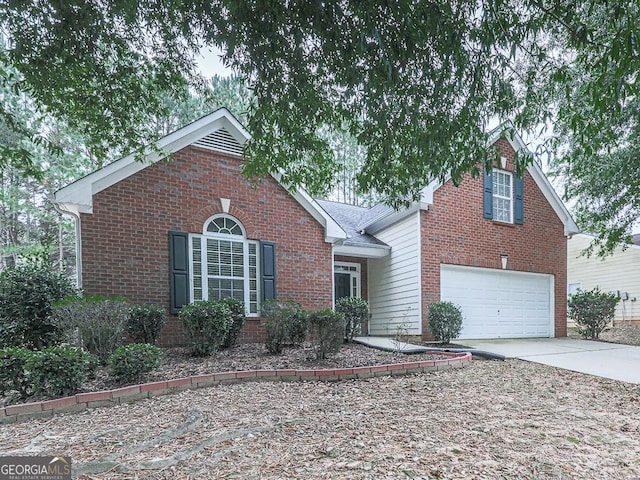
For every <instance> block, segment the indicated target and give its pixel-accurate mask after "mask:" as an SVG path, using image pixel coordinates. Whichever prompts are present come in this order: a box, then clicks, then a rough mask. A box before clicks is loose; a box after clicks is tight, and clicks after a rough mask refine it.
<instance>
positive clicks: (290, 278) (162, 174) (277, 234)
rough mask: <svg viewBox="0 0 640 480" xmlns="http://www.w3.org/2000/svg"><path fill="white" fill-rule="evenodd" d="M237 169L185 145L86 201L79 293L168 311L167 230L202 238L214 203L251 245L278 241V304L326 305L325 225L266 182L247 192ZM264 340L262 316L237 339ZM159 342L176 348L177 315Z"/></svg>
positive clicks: (231, 161) (179, 334) (234, 162)
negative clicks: (225, 208)
mask: <svg viewBox="0 0 640 480" xmlns="http://www.w3.org/2000/svg"><path fill="white" fill-rule="evenodd" d="M241 167H242V161H241V159H239V158H237V157H234V156H230V155H223V154H219V153H217V152H213V151H211V150H207V149H202V148H196V147H187V148H185V149H183V150H180V151H179V152H177V153H175V154H174V155H173V156H171V157H170V158H169V159H167V160H163V161H160V162H158V163H156V164H154V165H151V166H149V167H147V168H145V169H143V170H141V171H140V172H138V173H136V174H134V175H132V176H130V177H128V178H126V179H124V180H122V181H120V182H118V183H117V184H115V185H113V186H111V187H109V188H107V189H105V190H103V191H101V192H99V193H97V194H96V195H94V197H93V214H82V216H81V223H82V226H81V231H82V264H83V265H82V266H83V288H84V291H85V292H86V293H89V294H102V295H122V296H124V297H126V298H128V299H129V300H130V301H131V302H135V303H143V304H154V305H161V306H164V307H166V308H167V310H168V309H169V268H168V267H169V252H168V239H167V236H168V232H169V230H177V231H183V232H190V233H202V229H203V225H204V222H205V221H206V220H207V219H208V218H209V217H211V216H212V215H215V214H218V213H222V205H221V203H220V198H228V199H230V200H231V205H230V209H229V214H230V215H232V216H234V217H235V218H237V219H238V220H239V221H240V222H241V223H242V225H243V226H244V227H245V229H246V232H247V237H248V238H249V239H252V240H266V241H273V242H275V243H276V257H277V264H276V265H277V292H278V298H280V299H283V300H287V299H291V300H295V301H298V302H300V303H301V304H302V305H303V307H304V308H309V309H311V308H313V309H321V308H330V307H331V306H332V285H333V279H332V258H331V255H332V253H331V245H330V244H328V243H326V242H325V241H324V227H322V226H321V225H320V224H319V223H318V222H317V221H316V220H315V219H314V218H313V217H312V216H311V215H310V214H309V213H308V212H307V211H306V210H305V209H304V208H303V207H302V206H301V205H300V204H299V203H298V202H297V201H296V200H295V199H294V198H293V197H292V196H291V195H290V194H289V193H288V192H287V191H286V190H285V189H284V188H282V187H281V186H280V185H279V184H278V183H277V182H276V181H275V180H274V179H273V178H267V179H264V180H263V181H262V182H261V183H260V184H259V185H258V186H257V188H253V186H252V185H251V184H250V183H249V181H248V180H247V179H246V178H244V177H243V176H242V174H241V171H240V170H241ZM262 338H263V329H262V325H261V322H260V320H259V319H252V318H249V319H248V321H247V325H246V328H245V330H244V332H243V336H242V337H241V340H243V341H260V340H262ZM160 342H161V343H162V344H163V345H179V344H183V343H184V336H183V331H182V328H181V325H180V324H179V322H178V320H177V318H176V317H173V316H171V317H170V320H169V322H168V323H167V325H165V327H164V329H163V331H162V335H161V339H160Z"/></svg>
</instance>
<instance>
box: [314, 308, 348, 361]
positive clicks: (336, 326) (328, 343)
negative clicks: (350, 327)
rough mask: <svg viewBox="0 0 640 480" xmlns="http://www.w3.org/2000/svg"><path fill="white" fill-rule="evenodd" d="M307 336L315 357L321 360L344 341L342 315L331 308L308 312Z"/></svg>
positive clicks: (338, 347) (338, 348)
mask: <svg viewBox="0 0 640 480" xmlns="http://www.w3.org/2000/svg"><path fill="white" fill-rule="evenodd" d="M308 319H309V337H310V339H311V344H312V345H313V350H314V351H315V352H316V358H317V359H318V360H322V359H325V358H327V354H329V353H334V352H337V351H338V350H340V346H341V345H342V344H343V343H344V317H343V316H342V314H341V313H338V312H334V311H333V310H319V311H317V312H309V314H308Z"/></svg>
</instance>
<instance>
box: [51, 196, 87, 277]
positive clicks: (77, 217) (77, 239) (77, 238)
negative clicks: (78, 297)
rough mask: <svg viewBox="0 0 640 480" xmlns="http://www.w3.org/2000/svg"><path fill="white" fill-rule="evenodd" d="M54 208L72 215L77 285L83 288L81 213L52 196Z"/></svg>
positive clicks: (64, 214) (63, 214) (61, 212)
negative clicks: (70, 208)
mask: <svg viewBox="0 0 640 480" xmlns="http://www.w3.org/2000/svg"><path fill="white" fill-rule="evenodd" d="M49 200H50V201H51V204H52V205H53V208H54V209H55V211H56V212H58V213H59V214H60V215H62V216H69V217H72V218H73V220H74V227H75V247H76V248H75V250H76V285H77V287H78V288H82V243H81V242H80V231H81V230H80V215H79V214H77V213H75V212H72V211H71V210H67V209H65V208H63V206H62V205H61V204H59V203H58V202H56V201H55V199H54V198H53V196H52V197H50V198H49Z"/></svg>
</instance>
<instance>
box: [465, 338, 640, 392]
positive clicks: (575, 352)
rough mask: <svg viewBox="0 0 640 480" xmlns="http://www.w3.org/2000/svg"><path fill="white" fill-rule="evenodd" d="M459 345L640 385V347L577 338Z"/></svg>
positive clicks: (479, 341)
mask: <svg viewBox="0 0 640 480" xmlns="http://www.w3.org/2000/svg"><path fill="white" fill-rule="evenodd" d="M459 343H462V344H464V345H466V346H468V347H470V348H475V349H478V350H484V351H487V352H492V353H498V354H501V355H504V356H505V357H507V358H519V359H522V360H527V361H530V362H536V363H542V364H544V365H551V366H553V367H559V368H564V369H566V370H573V371H575V372H581V373H588V374H590V375H596V376H599V377H604V378H611V379H614V380H622V381H624V382H629V383H640V347H632V346H629V345H618V344H615V343H604V342H594V341H591V340H576V339H573V338H522V339H499V340H459Z"/></svg>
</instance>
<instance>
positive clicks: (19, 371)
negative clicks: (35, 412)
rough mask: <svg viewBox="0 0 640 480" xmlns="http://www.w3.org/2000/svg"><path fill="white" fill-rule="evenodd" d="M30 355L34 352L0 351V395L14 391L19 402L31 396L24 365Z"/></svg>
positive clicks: (25, 349) (25, 350)
mask: <svg viewBox="0 0 640 480" xmlns="http://www.w3.org/2000/svg"><path fill="white" fill-rule="evenodd" d="M32 355H34V352H33V351H32V350H29V349H28V348H22V347H10V348H4V349H0V395H6V394H8V393H10V392H11V391H15V392H17V393H18V395H19V396H20V399H21V400H25V399H26V398H27V397H28V396H29V395H30V394H31V391H32V388H31V381H30V380H29V377H28V376H27V374H26V370H25V365H26V363H27V361H28V360H29V358H30V357H31V356H32Z"/></svg>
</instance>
